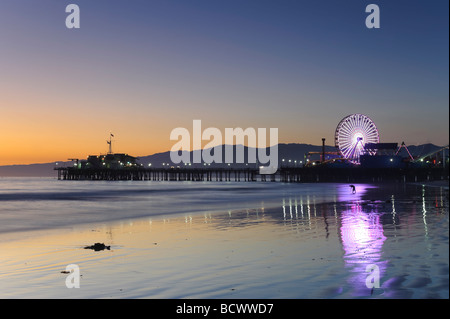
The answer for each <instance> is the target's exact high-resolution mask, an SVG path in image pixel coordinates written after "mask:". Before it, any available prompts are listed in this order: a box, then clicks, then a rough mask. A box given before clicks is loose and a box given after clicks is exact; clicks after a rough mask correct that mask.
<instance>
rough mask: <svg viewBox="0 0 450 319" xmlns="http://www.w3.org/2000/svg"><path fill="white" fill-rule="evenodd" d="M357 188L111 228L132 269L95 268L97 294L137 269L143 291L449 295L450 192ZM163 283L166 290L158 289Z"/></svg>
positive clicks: (311, 295) (142, 293)
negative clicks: (370, 282) (372, 270)
mask: <svg viewBox="0 0 450 319" xmlns="http://www.w3.org/2000/svg"><path fill="white" fill-rule="evenodd" d="M355 186H356V193H355V194H353V193H352V191H351V188H350V187H349V186H348V185H339V186H338V188H337V190H336V192H335V196H334V198H333V200H331V201H330V202H327V203H323V201H321V200H318V198H322V197H323V196H321V194H318V195H316V194H313V193H305V194H304V193H301V192H299V193H297V194H289V196H283V197H280V200H279V205H278V207H275V208H273V207H272V206H268V207H266V206H265V205H264V204H263V202H261V205H260V206H259V207H258V208H254V209H242V210H235V209H230V210H225V213H223V214H219V213H214V212H208V211H206V212H202V213H198V214H190V213H189V214H185V215H181V217H180V216H165V217H164V218H157V217H154V216H151V217H147V218H146V219H145V222H143V219H137V220H130V221H123V222H122V224H121V225H120V227H119V226H118V224H115V225H114V226H110V227H107V228H105V230H104V231H103V233H104V234H107V235H108V236H107V237H105V238H104V239H103V240H109V242H107V243H106V242H105V243H106V244H108V245H109V244H111V245H112V247H113V249H112V250H111V251H109V252H105V254H103V255H99V254H97V255H95V256H96V257H97V258H99V259H100V258H101V256H115V257H116V259H115V262H114V263H115V264H116V263H117V264H119V265H121V267H122V268H123V269H125V270H126V271H124V272H123V273H119V274H117V273H114V269H115V268H114V267H115V266H114V265H111V264H107V263H105V262H103V264H102V265H101V267H99V266H97V265H94V264H93V265H91V266H89V267H92V269H87V270H89V272H90V273H95V272H96V270H98V269H97V268H98V267H99V268H100V269H99V272H98V275H97V277H96V280H98V281H97V282H95V285H93V287H94V288H93V291H94V293H95V292H96V291H97V290H98V289H97V288H98V287H97V286H101V285H103V284H104V285H105V286H106V287H109V286H108V285H111V283H109V282H107V280H108V278H106V277H105V282H100V278H101V276H102V273H106V274H109V275H113V276H116V277H117V278H119V277H120V276H119V275H123V274H126V276H129V277H127V280H129V281H130V282H129V283H128V284H129V285H130V286H129V287H135V288H136V291H139V293H140V294H137V296H140V297H154V296H160V297H164V298H166V297H169V298H172V297H187V298H189V297H196V296H197V297H198V296H199V297H200V298H204V297H219V298H221V297H238V298H239V297H253V298H278V297H281V298H314V297H319V298H353V297H363V298H364V297H399V298H404V297H407V298H409V297H415V298H418V297H419V298H420V297H438V298H445V297H447V298H448V284H447V286H445V280H446V281H447V282H448V197H446V196H448V195H447V194H445V193H444V192H442V189H440V190H436V189H433V190H431V189H429V188H425V187H423V188H419V189H416V188H412V189H411V190H409V189H408V190H404V191H403V190H400V191H398V190H393V191H391V190H383V189H380V188H376V187H374V186H371V185H362V184H359V185H355ZM377 192H379V193H377ZM89 233H90V236H94V235H96V234H97V232H95V233H93V232H92V230H89ZM98 233H99V235H100V231H99V232H98ZM129 234H134V235H133V236H134V237H133V236H131V235H129ZM126 236H129V238H128V237H126ZM74 237H76V236H74ZM93 238H94V237H92V239H90V240H91V241H92V242H89V243H90V244H92V243H93V242H94V239H93ZM126 238H128V239H126ZM136 238H139V240H138V239H136ZM73 240H74V241H75V240H78V239H73ZM95 240H96V239H95ZM61 242H63V238H60V241H58V240H53V241H52V245H57V244H58V243H61ZM155 242H158V245H155V244H154V243H155ZM82 243H83V244H85V242H82ZM80 245H81V244H80ZM33 249H36V246H35V247H34V248H33ZM445 251H447V252H445ZM76 252H77V253H78V250H76ZM80 253H83V254H86V253H89V252H86V251H84V250H81V252H80ZM108 254H109V255H108ZM122 256H123V257H124V258H123V259H122V258H121V257H122ZM84 258H85V260H88V259H87V258H86V257H84ZM122 260H123V261H122ZM96 261H97V262H98V261H99V260H96ZM100 261H101V260H100ZM41 262H42V263H43V265H44V263H45V262H46V261H45V260H43V261H41ZM58 262H59V264H58V266H59V265H60V264H61V261H58ZM70 262H72V260H70ZM55 263H56V262H55ZM121 263H122V264H121ZM373 264H374V265H376V266H378V268H379V270H380V284H381V287H380V288H374V289H369V288H367V287H366V279H367V277H368V275H369V274H368V273H367V272H366V269H367V266H368V265H373ZM83 267H88V266H83ZM96 267H97V268H96ZM42 268H45V267H39V269H42ZM53 268H56V266H55V267H53ZM36 269H38V268H36ZM83 269H85V268H83ZM128 269H133V271H135V272H136V273H139V275H136V276H135V277H133V276H132V273H133V272H130V271H128ZM89 272H87V273H89ZM155 274H159V275H155ZM197 277H198V279H196V278H197ZM88 280H89V277H88V276H85V283H86V285H87V281H88ZM132 282H134V283H132ZM155 286H157V287H163V288H164V289H166V291H167V292H166V293H165V294H161V295H157V294H156V292H155V291H157V289H156V288H152V287H155ZM235 287H238V289H235ZM163 288H158V289H161V290H163ZM230 288H233V289H230ZM152 289H154V290H152ZM105 290H106V288H105ZM110 290H111V289H110ZM116 290H118V289H116ZM130 290H132V289H130ZM63 292H66V291H65V290H64V291H63ZM0 296H1V294H0ZM94 296H96V295H95V294H94ZM128 296H135V295H133V294H131V293H130V295H128Z"/></svg>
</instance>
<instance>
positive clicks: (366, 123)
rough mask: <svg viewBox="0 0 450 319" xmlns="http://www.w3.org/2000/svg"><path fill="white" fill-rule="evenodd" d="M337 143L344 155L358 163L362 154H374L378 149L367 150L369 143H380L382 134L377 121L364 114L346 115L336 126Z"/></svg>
mask: <svg viewBox="0 0 450 319" xmlns="http://www.w3.org/2000/svg"><path fill="white" fill-rule="evenodd" d="M334 137H335V145H336V148H337V149H338V150H339V153H340V154H341V155H342V157H344V158H346V159H348V160H350V161H352V162H355V163H358V162H359V157H360V155H362V154H365V153H368V154H370V155H374V153H375V152H376V150H365V148H364V146H365V145H366V144H367V143H379V141H380V136H379V135H378V129H377V127H376V126H375V123H374V122H373V121H372V120H371V119H370V118H368V117H367V116H365V115H363V114H351V115H348V116H346V117H344V118H343V119H342V120H341V121H340V122H339V124H338V126H337V128H336V133H335V135H334Z"/></svg>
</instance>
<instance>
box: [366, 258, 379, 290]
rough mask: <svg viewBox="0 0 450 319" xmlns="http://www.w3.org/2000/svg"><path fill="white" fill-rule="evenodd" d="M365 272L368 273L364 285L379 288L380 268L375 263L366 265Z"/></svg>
mask: <svg viewBox="0 0 450 319" xmlns="http://www.w3.org/2000/svg"><path fill="white" fill-rule="evenodd" d="M366 273H369V274H368V275H367V278H366V287H367V288H369V289H372V288H380V268H379V267H378V266H377V265H375V264H371V265H367V267H366Z"/></svg>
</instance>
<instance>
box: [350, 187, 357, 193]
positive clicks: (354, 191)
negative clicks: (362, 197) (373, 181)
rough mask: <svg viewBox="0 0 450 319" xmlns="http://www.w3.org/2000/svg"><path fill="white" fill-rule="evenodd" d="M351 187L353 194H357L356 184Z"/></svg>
mask: <svg viewBox="0 0 450 319" xmlns="http://www.w3.org/2000/svg"><path fill="white" fill-rule="evenodd" d="M350 187H351V188H352V194H356V187H355V185H350Z"/></svg>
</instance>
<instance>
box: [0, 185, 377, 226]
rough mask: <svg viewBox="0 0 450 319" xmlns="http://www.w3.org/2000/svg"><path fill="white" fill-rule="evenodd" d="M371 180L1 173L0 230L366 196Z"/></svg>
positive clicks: (334, 200)
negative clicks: (352, 183) (66, 177)
mask: <svg viewBox="0 0 450 319" xmlns="http://www.w3.org/2000/svg"><path fill="white" fill-rule="evenodd" d="M369 188H371V186H370V185H362V186H358V189H357V194H355V195H354V196H352V192H351V189H350V188H349V187H348V185H340V184H308V185H301V184H282V183H269V182H265V183H254V182H227V183H223V182H203V183H198V182H151V181H114V182H111V181H58V180H55V179H50V178H31V179H30V178H0V233H3V232H12V231H23V230H32V229H42V228H54V227H60V226H66V225H73V224H81V223H92V222H103V221H111V220H120V219H126V218H139V217H145V216H158V215H159V216H170V215H179V214H188V213H194V214H195V213H200V212H204V211H208V212H224V211H228V210H236V209H238V210H239V209H252V208H255V207H264V206H266V207H272V206H278V205H279V203H280V201H282V200H283V199H285V200H286V199H287V200H289V198H294V197H295V196H302V198H303V199H304V200H305V201H311V202H312V201H314V203H323V202H336V201H342V200H345V199H347V198H351V199H356V198H359V197H360V196H362V195H363V194H364V193H365V192H366V191H367V189H369Z"/></svg>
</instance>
